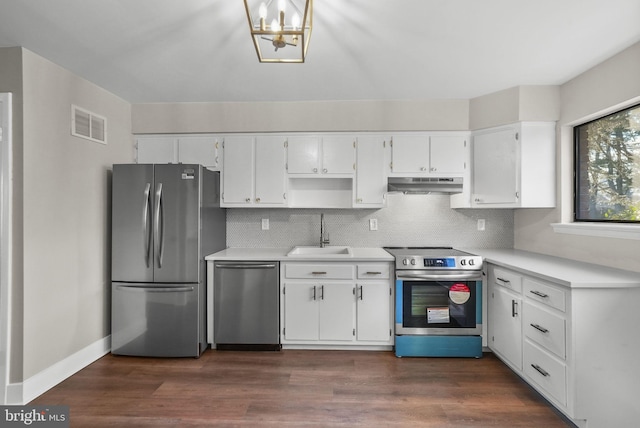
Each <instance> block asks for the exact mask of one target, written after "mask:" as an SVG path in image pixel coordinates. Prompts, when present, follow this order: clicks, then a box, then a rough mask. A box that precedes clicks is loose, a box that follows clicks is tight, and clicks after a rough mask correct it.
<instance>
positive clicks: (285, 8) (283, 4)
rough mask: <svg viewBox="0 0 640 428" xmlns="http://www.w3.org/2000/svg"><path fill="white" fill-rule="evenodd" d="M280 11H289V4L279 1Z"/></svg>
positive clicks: (283, 0)
mask: <svg viewBox="0 0 640 428" xmlns="http://www.w3.org/2000/svg"><path fill="white" fill-rule="evenodd" d="M278 10H279V11H280V12H286V11H287V2H286V1H285V0H278Z"/></svg>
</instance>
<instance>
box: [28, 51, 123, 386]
mask: <svg viewBox="0 0 640 428" xmlns="http://www.w3.org/2000/svg"><path fill="white" fill-rule="evenodd" d="M23 91H24V117H23V120H24V122H23V126H24V137H23V145H24V170H23V179H24V236H23V240H24V241H23V245H24V252H23V255H24V305H23V312H24V314H23V322H24V343H23V361H24V367H23V379H25V380H26V379H28V378H29V377H31V376H33V375H35V374H37V373H39V372H40V371H42V370H44V369H46V368H49V367H51V366H53V365H54V364H55V363H56V362H59V361H61V360H63V359H65V358H67V357H69V356H70V355H72V354H74V353H75V352H77V351H79V350H81V349H83V348H85V347H87V346H89V345H91V344H93V343H94V342H96V341H98V340H100V339H103V338H104V337H107V336H108V335H109V334H110V325H109V320H110V299H109V296H110V292H109V290H110V272H109V266H110V263H109V259H110V247H109V242H110V238H109V236H110V216H109V200H110V187H109V182H110V180H109V175H108V172H109V170H110V168H111V164H113V163H116V162H132V161H133V142H132V136H131V107H130V104H129V103H127V102H125V101H123V100H122V99H120V98H118V97H116V96H114V95H112V94H110V93H108V92H106V91H104V90H102V89H101V88H99V87H97V86H95V85H94V84H92V83H90V82H88V81H86V80H84V79H81V78H79V77H77V76H75V75H73V74H72V73H70V72H68V71H67V70H65V69H63V68H61V67H59V66H57V65H55V64H53V63H51V62H49V61H48V60H45V59H44V58H42V57H39V56H38V55H36V54H34V53H32V52H30V51H27V50H23ZM71 104H76V105H78V106H80V107H83V108H85V109H87V110H89V111H92V112H94V113H97V114H99V115H101V116H104V117H106V118H107V121H108V144H106V145H103V144H99V143H94V142H91V141H88V140H83V139H80V138H77V137H73V136H71V133H70V123H71Z"/></svg>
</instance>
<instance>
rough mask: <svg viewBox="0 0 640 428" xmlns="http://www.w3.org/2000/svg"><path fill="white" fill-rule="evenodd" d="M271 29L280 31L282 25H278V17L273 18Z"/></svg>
mask: <svg viewBox="0 0 640 428" xmlns="http://www.w3.org/2000/svg"><path fill="white" fill-rule="evenodd" d="M271 31H280V26H279V25H278V20H277V19H275V18H274V19H273V21H271Z"/></svg>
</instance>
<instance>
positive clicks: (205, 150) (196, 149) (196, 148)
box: [178, 136, 222, 170]
mask: <svg viewBox="0 0 640 428" xmlns="http://www.w3.org/2000/svg"><path fill="white" fill-rule="evenodd" d="M221 146H222V144H221V139H220V141H219V139H218V137H216V136H187V137H180V138H178V162H180V163H195V164H200V165H203V166H205V167H207V168H209V169H212V170H217V169H219V168H220V164H221V156H220V151H221V150H220V149H221Z"/></svg>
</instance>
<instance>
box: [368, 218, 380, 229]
mask: <svg viewBox="0 0 640 428" xmlns="http://www.w3.org/2000/svg"><path fill="white" fill-rule="evenodd" d="M369 230H378V219H376V218H370V219H369Z"/></svg>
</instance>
